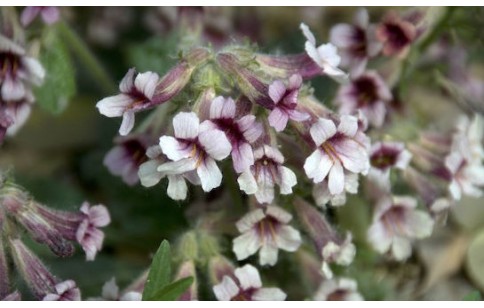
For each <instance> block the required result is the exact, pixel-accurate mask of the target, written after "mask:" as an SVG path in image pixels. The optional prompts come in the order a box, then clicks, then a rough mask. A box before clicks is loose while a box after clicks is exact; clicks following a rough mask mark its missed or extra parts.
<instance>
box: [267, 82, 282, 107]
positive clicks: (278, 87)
mask: <svg viewBox="0 0 484 308" xmlns="http://www.w3.org/2000/svg"><path fill="white" fill-rule="evenodd" d="M285 93H286V85H284V83H283V82H282V81H281V80H275V81H274V82H273V83H271V85H270V86H269V97H270V98H271V99H272V101H273V102H274V103H275V104H276V105H277V104H278V103H279V102H280V101H281V100H282V98H283V97H284V94H285Z"/></svg>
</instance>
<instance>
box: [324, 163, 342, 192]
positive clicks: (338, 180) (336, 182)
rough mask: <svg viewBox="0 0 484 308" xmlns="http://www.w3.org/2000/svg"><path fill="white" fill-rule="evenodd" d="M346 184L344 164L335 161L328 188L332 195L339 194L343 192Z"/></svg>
mask: <svg viewBox="0 0 484 308" xmlns="http://www.w3.org/2000/svg"><path fill="white" fill-rule="evenodd" d="M344 185H345V175H344V172H343V166H341V164H340V163H335V164H334V165H333V167H331V171H330V172H329V178H328V189H329V192H330V193H331V194H332V195H337V194H340V193H342V192H343V190H344Z"/></svg>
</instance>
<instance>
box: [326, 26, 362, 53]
mask: <svg viewBox="0 0 484 308" xmlns="http://www.w3.org/2000/svg"><path fill="white" fill-rule="evenodd" d="M356 31H357V30H356V29H355V27H354V26H351V25H348V24H337V25H335V26H334V27H332V28H331V31H330V34H329V37H330V38H329V40H330V41H331V43H332V44H334V45H336V46H338V47H339V48H350V47H352V46H353V45H354V44H355V32H356ZM357 43H359V42H357Z"/></svg>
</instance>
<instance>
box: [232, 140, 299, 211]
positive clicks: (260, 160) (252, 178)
mask: <svg viewBox="0 0 484 308" xmlns="http://www.w3.org/2000/svg"><path fill="white" fill-rule="evenodd" d="M254 159H255V163H254V165H253V166H251V167H250V169H248V170H246V171H244V172H243V173H242V174H241V175H240V176H239V178H238V179H237V182H238V183H239V186H240V189H241V190H243V191H244V192H245V193H246V194H249V195H252V194H255V197H256V199H257V201H258V202H259V203H271V202H272V201H273V200H274V186H275V184H277V185H279V188H280V192H281V194H283V195H288V194H291V193H292V187H293V186H294V185H296V183H297V180H296V175H295V174H294V172H292V171H291V169H289V168H287V167H284V166H282V163H283V162H284V157H283V156H282V153H281V152H280V151H279V150H278V149H276V148H274V147H271V146H269V145H263V146H262V147H260V148H258V149H257V150H255V151H254Z"/></svg>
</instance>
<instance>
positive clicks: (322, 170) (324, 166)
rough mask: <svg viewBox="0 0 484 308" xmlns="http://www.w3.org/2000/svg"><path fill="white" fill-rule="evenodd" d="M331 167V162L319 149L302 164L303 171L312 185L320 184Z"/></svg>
mask: <svg viewBox="0 0 484 308" xmlns="http://www.w3.org/2000/svg"><path fill="white" fill-rule="evenodd" d="M332 166H333V161H332V160H331V159H330V158H329V157H328V155H326V153H324V152H323V151H321V150H320V149H316V150H315V151H314V152H313V153H312V154H311V155H310V156H309V157H308V158H307V159H306V161H305V162H304V171H305V172H306V175H307V176H308V178H310V179H312V180H313V182H314V183H320V182H322V181H323V180H324V179H325V178H326V176H327V175H328V173H329V170H330V169H331V167H332Z"/></svg>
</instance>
